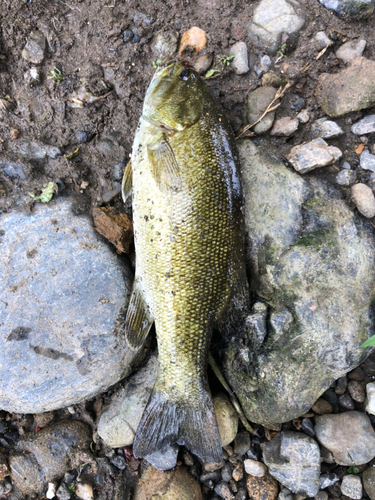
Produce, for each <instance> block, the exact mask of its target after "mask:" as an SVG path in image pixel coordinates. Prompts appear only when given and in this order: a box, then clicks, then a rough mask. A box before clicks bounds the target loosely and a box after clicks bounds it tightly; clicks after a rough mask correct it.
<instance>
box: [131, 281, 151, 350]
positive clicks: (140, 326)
mask: <svg viewBox="0 0 375 500" xmlns="http://www.w3.org/2000/svg"><path fill="white" fill-rule="evenodd" d="M153 322H154V318H153V317H152V315H151V313H150V310H149V307H148V305H147V304H146V302H145V301H144V299H143V296H142V292H141V290H140V287H139V284H138V281H137V279H135V280H134V284H133V290H132V294H131V297H130V302H129V307H128V310H127V313H126V318H125V337H126V340H127V342H128V344H129V346H130V347H132V348H133V349H137V348H139V347H141V346H142V344H143V343H144V341H145V340H146V337H147V335H148V332H149V331H150V328H151V326H152V324H153Z"/></svg>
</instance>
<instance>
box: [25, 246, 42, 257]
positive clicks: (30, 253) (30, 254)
mask: <svg viewBox="0 0 375 500" xmlns="http://www.w3.org/2000/svg"><path fill="white" fill-rule="evenodd" d="M37 255H39V252H38V250H37V249H36V248H33V249H32V250H29V251H28V252H26V257H27V258H28V259H33V258H34V257H36V256H37Z"/></svg>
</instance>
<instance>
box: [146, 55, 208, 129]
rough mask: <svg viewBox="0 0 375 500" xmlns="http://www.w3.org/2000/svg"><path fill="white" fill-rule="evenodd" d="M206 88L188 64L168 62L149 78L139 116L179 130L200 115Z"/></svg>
mask: <svg viewBox="0 0 375 500" xmlns="http://www.w3.org/2000/svg"><path fill="white" fill-rule="evenodd" d="M206 92H207V90H206V87H205V84H204V82H203V80H202V79H201V78H200V76H199V75H198V73H197V72H196V71H194V69H193V68H192V67H190V65H189V64H187V63H183V62H177V63H173V64H169V65H168V66H166V67H164V68H160V69H158V71H156V73H155V75H154V77H153V79H152V80H151V83H150V86H149V88H148V90H147V93H146V97H145V101H144V105H143V112H142V114H143V117H144V118H145V119H146V120H148V121H150V122H151V123H153V124H154V125H156V126H158V127H161V128H163V129H166V130H170V131H177V132H181V131H183V130H185V129H186V128H187V127H189V126H191V125H193V124H194V123H195V122H196V121H197V120H198V119H199V118H200V116H201V115H202V110H203V104H204V99H205V95H206Z"/></svg>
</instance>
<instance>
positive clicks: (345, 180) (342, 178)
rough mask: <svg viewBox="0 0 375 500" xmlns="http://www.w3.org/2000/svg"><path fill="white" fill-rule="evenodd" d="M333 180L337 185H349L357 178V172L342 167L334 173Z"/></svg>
mask: <svg viewBox="0 0 375 500" xmlns="http://www.w3.org/2000/svg"><path fill="white" fill-rule="evenodd" d="M335 180H336V183H337V184H339V186H351V185H353V184H354V183H355V181H356V180H357V173H356V172H355V170H346V169H344V170H341V172H339V173H338V174H337V175H336V179H335Z"/></svg>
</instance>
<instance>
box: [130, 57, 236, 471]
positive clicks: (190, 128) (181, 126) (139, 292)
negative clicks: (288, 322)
mask: <svg viewBox="0 0 375 500" xmlns="http://www.w3.org/2000/svg"><path fill="white" fill-rule="evenodd" d="M186 75H188V76H187V80H186V79H185V76H186ZM181 76H182V77H181ZM189 79H190V80H189ZM184 81H185V82H186V81H187V83H186V84H185V83H184ZM178 91H181V92H182V94H185V95H182V96H181V95H180V94H178V93H177V92H178ZM238 167H239V166H238V160H237V156H236V151H235V145H234V139H233V136H232V135H231V131H230V127H229V125H228V123H227V121H226V119H225V117H224V115H223V113H222V111H221V109H220V108H218V107H217V105H216V104H215V103H214V101H213V99H212V97H211V96H210V94H209V92H208V90H207V89H206V87H205V85H204V83H203V82H202V80H201V79H200V78H199V76H198V75H197V74H196V73H195V72H194V71H193V70H189V71H187V70H185V69H184V66H183V65H182V64H181V63H177V64H173V65H171V66H169V67H167V68H166V69H162V70H159V71H158V72H157V73H156V75H155V77H154V79H153V81H152V82H151V85H150V88H149V90H148V92H147V95H146V98H145V103H144V108H143V116H142V118H141V121H140V125H139V127H138V129H137V133H136V137H135V140H134V145H133V154H132V167H131V168H132V184H133V221H134V236H135V248H136V276H135V285H134V288H133V294H132V298H131V301H130V305H129V310H128V316H127V320H126V325H125V331H126V333H127V336H128V338H129V339H130V340H131V341H132V342H135V343H137V342H140V341H141V339H143V337H144V336H145V335H147V332H148V331H149V328H150V326H151V324H152V322H153V321H154V322H155V328H156V334H157V341H158V352H159V371H158V377H157V381H156V384H155V387H154V390H153V394H152V395H151V398H150V401H149V403H148V406H147V407H146V410H145V412H144V414H143V416H142V420H141V422H140V425H139V427H138V430H137V433H136V436H135V442H134V452H135V454H136V456H144V455H145V454H147V453H151V452H153V451H156V450H158V449H162V448H163V447H165V446H167V445H169V444H172V443H173V442H177V443H179V444H186V446H188V447H189V449H190V450H191V451H193V452H194V453H197V454H198V455H199V456H200V457H201V458H202V459H203V460H209V461H220V459H221V456H222V451H221V446H220V438H219V435H218V429H217V424H216V419H215V415H214V410H213V405H212V400H211V395H210V392H209V388H208V384H207V378H206V364H207V355H208V347H209V343H210V339H211V334H212V328H213V325H214V322H216V321H218V320H219V319H220V318H221V316H222V314H223V312H224V311H225V308H226V307H227V305H228V303H229V301H230V299H231V294H232V289H233V286H234V284H235V282H236V280H237V279H238V276H239V274H240V273H241V272H244V263H243V236H242V213H241V206H242V196H241V194H242V193H241V185H240V181H239V173H238V171H239V168H238ZM126 175H129V173H128V174H126ZM124 184H126V182H125V178H124ZM142 305H143V308H144V311H143V313H142V311H141V310H140V309H141V306H142ZM137 308H138V310H137ZM168 426H169V427H168Z"/></svg>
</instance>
